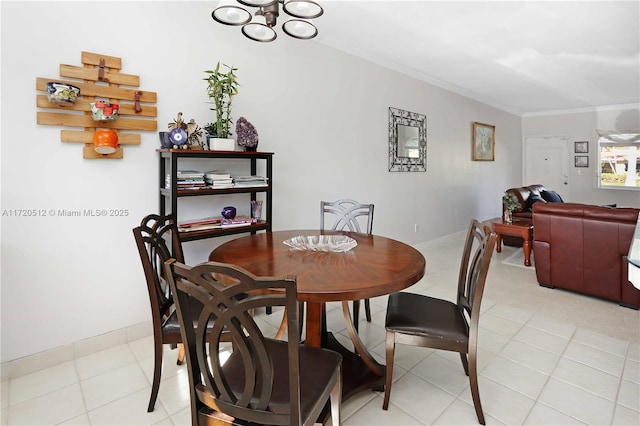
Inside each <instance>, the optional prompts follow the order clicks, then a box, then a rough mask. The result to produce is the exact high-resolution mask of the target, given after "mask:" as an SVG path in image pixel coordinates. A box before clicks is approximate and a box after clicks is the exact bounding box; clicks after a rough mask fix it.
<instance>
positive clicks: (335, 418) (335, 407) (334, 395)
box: [329, 367, 342, 426]
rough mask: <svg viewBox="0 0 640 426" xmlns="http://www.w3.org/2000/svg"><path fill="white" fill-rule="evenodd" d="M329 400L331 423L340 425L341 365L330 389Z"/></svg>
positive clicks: (336, 425)
mask: <svg viewBox="0 0 640 426" xmlns="http://www.w3.org/2000/svg"><path fill="white" fill-rule="evenodd" d="M329 400H330V401H331V424H332V425H335V426H340V425H342V419H341V418H340V410H341V408H342V407H341V406H342V367H340V373H339V376H338V378H337V380H336V384H335V385H334V386H333V389H332V390H331V395H330V397H329Z"/></svg>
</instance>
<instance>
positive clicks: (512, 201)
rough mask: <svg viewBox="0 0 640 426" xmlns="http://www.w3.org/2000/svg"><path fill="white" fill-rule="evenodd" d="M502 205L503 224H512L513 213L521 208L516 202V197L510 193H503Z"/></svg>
mask: <svg viewBox="0 0 640 426" xmlns="http://www.w3.org/2000/svg"><path fill="white" fill-rule="evenodd" d="M502 204H503V205H504V222H505V223H512V222H513V211H514V210H515V209H519V208H520V207H522V206H521V205H520V202H519V201H518V197H516V195H515V194H513V193H511V192H505V193H504V195H503V196H502Z"/></svg>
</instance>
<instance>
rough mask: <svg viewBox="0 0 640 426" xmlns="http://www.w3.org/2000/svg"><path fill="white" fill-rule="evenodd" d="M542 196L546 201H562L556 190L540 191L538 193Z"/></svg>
mask: <svg viewBox="0 0 640 426" xmlns="http://www.w3.org/2000/svg"><path fill="white" fill-rule="evenodd" d="M540 195H541V196H542V198H543V199H544V200H545V201H546V202H548V203H563V202H564V201H562V197H560V195H558V193H557V192H556V191H542V192H541V193H540Z"/></svg>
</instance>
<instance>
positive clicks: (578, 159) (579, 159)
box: [575, 155, 589, 167]
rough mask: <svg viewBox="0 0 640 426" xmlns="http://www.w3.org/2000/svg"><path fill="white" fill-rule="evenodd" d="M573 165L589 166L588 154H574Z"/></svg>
mask: <svg viewBox="0 0 640 426" xmlns="http://www.w3.org/2000/svg"><path fill="white" fill-rule="evenodd" d="M575 167H589V156H588V155H576V156H575Z"/></svg>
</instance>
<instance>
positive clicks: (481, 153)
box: [472, 122, 496, 161]
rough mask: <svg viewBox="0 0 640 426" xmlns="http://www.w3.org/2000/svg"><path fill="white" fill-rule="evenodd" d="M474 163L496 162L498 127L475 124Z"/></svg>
mask: <svg viewBox="0 0 640 426" xmlns="http://www.w3.org/2000/svg"><path fill="white" fill-rule="evenodd" d="M472 142H473V161H494V160H495V154H496V153H495V149H496V126H492V125H490V124H483V123H475V122H474V123H473V141H472Z"/></svg>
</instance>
